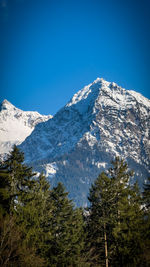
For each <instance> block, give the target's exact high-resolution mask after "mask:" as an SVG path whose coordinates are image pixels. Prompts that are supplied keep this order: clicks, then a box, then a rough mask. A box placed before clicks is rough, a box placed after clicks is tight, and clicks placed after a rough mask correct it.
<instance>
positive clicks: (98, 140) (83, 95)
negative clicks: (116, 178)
mask: <svg viewBox="0 0 150 267" xmlns="http://www.w3.org/2000/svg"><path fill="white" fill-rule="evenodd" d="M149 137H150V101H149V100H148V99H146V98H145V97H143V96H142V95H141V94H139V93H136V92H134V91H128V90H125V89H123V88H121V87H120V86H118V85H117V84H115V83H110V82H107V81H105V80H103V79H100V78H97V79H96V80H95V81H94V82H93V83H91V84H89V85H88V86H85V87H84V88H83V89H82V90H80V91H79V92H78V93H77V94H75V95H74V96H73V98H72V99H71V100H70V102H68V103H67V105H66V106H65V107H63V108H62V109H61V110H60V111H59V112H58V113H57V114H56V115H55V116H54V117H53V118H52V119H51V120H48V121H46V122H43V123H40V124H38V125H37V126H36V127H35V129H34V131H33V132H32V134H31V135H30V136H29V137H28V138H27V139H26V140H25V142H23V143H22V144H21V146H20V148H21V149H22V150H23V151H24V152H25V159H26V162H28V163H31V162H32V165H33V166H34V168H35V169H36V170H37V171H41V170H43V171H44V172H45V173H46V175H47V176H48V177H49V179H50V181H51V184H52V185H54V184H56V183H57V182H58V181H62V182H63V183H64V184H65V186H66V188H67V190H68V191H69V192H70V196H71V197H72V198H74V199H75V202H76V204H77V205H86V203H87V193H88V189H89V185H90V184H91V183H92V182H93V181H94V179H95V178H96V177H97V175H98V174H99V173H100V172H101V171H102V170H104V169H105V168H108V167H109V165H110V162H111V160H112V159H114V157H115V156H121V157H123V158H125V159H126V160H127V161H128V164H129V166H130V167H131V168H133V169H134V170H135V171H136V173H135V178H136V179H138V181H139V183H140V185H142V183H143V181H144V179H146V178H147V176H148V175H149V171H150V169H149V162H150V138H149ZM31 147H32V150H31Z"/></svg>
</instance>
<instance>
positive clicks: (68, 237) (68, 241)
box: [47, 183, 83, 266]
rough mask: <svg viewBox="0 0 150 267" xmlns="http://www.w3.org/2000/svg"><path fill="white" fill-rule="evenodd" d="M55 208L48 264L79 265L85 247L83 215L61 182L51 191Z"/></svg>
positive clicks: (48, 249) (48, 250) (51, 224)
mask: <svg viewBox="0 0 150 267" xmlns="http://www.w3.org/2000/svg"><path fill="white" fill-rule="evenodd" d="M50 199H51V201H52V203H53V206H54V209H53V211H52V219H51V222H50V225H49V227H50V231H51V238H50V240H49V242H48V243H47V257H48V258H49V265H48V266H74V265H75V266H77V264H78V263H79V261H80V254H81V249H82V248H83V217H82V213H81V211H80V210H77V209H75V210H74V209H73V204H72V201H71V200H69V199H68V193H67V192H65V188H64V186H63V185H62V184H61V183H58V185H57V186H56V187H54V188H53V189H52V191H51V197H50Z"/></svg>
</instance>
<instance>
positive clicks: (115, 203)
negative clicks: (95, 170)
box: [87, 158, 143, 266]
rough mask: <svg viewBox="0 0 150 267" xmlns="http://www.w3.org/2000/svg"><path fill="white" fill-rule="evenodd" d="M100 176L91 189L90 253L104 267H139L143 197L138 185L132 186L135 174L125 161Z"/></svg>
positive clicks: (96, 262)
mask: <svg viewBox="0 0 150 267" xmlns="http://www.w3.org/2000/svg"><path fill="white" fill-rule="evenodd" d="M112 164H113V167H112V168H110V169H109V170H108V172H107V174H106V173H102V174H100V176H99V177H98V179H97V180H96V181H95V183H94V185H93V186H92V188H91V190H90V196H89V201H90V203H91V205H90V208H89V218H88V223H87V229H88V233H89V244H90V245H89V254H90V251H91V254H92V256H93V260H92V261H93V262H94V261H95V263H94V264H101V266H108V265H109V264H110V265H111V266H137V265H138V264H140V255H141V250H142V242H141V224H142V218H143V214H142V210H141V197H140V193H139V190H138V186H137V185H134V186H133V187H131V186H130V184H129V179H130V177H131V176H132V175H133V173H132V172H130V171H129V170H128V166H127V164H126V163H125V162H124V160H122V159H121V160H120V159H119V158H116V160H115V161H114V162H112Z"/></svg>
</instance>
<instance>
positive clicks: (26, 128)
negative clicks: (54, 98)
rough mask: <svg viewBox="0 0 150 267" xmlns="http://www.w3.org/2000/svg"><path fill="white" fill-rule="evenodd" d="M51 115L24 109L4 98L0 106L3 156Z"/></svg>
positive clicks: (0, 138)
mask: <svg viewBox="0 0 150 267" xmlns="http://www.w3.org/2000/svg"><path fill="white" fill-rule="evenodd" d="M51 117H52V116H44V115H41V114H39V113H38V112H34V111H22V110H21V109H18V108H16V107H15V106H14V105H12V104H11V103H10V102H9V101H7V100H4V101H3V102H2V103H1V106H0V154H1V156H2V155H4V154H5V153H8V152H9V151H10V150H11V149H12V146H13V145H14V144H16V145H19V144H21V143H22V142H23V141H24V140H25V138H26V137H27V136H29V135H30V134H31V132H32V131H33V129H34V128H35V126H36V125H37V124H39V123H41V122H44V121H47V120H48V119H50V118H51Z"/></svg>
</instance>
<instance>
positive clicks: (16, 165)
mask: <svg viewBox="0 0 150 267" xmlns="http://www.w3.org/2000/svg"><path fill="white" fill-rule="evenodd" d="M23 160H24V156H23V153H22V152H20V151H19V150H18V148H17V147H16V146H14V149H13V151H12V152H11V153H10V155H9V156H8V158H7V159H6V160H5V161H4V162H3V163H1V166H0V186H1V187H0V196H1V202H0V211H1V213H0V214H1V220H0V242H1V244H0V245H1V250H0V261H1V266H16V267H17V266H18V267H19V266H21V267H22V266H23V267H28V266H30V267H32V266H35V267H36V266H44V267H46V266H78V264H80V262H81V250H82V248H83V216H82V211H81V210H80V209H75V208H74V207H73V204H72V201H71V200H69V199H68V193H66V192H65V189H64V187H63V185H62V184H60V183H59V184H58V186H56V187H54V188H53V189H52V190H51V189H50V184H49V182H48V181H47V179H46V178H45V176H44V175H43V174H40V175H39V176H37V175H36V176H35V173H33V172H32V168H29V167H28V166H27V165H25V164H24V163H23ZM6 225H8V230H6ZM4 241H5V242H4ZM12 246H13V248H12ZM6 261H7V264H5V262H6Z"/></svg>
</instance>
